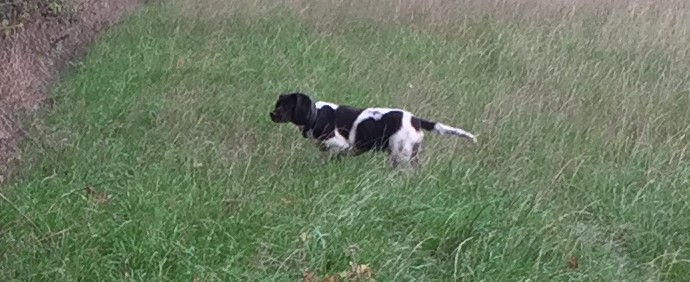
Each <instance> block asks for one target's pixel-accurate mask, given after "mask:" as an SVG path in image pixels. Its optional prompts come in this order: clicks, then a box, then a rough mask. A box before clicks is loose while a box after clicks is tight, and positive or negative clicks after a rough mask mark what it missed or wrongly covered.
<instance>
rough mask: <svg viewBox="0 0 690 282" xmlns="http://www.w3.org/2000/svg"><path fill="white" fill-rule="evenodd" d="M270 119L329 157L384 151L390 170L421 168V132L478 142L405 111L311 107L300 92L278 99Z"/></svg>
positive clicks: (329, 105) (322, 104)
mask: <svg viewBox="0 0 690 282" xmlns="http://www.w3.org/2000/svg"><path fill="white" fill-rule="evenodd" d="M269 116H270V118H271V121H272V122H275V123H292V124H294V125H296V126H297V127H298V128H299V130H300V131H301V132H302V136H303V137H304V138H308V139H311V140H313V141H315V142H316V143H317V145H318V146H319V147H320V149H321V151H326V152H328V155H329V157H336V158H339V157H340V156H356V155H360V154H362V153H364V152H368V151H386V152H388V155H389V161H390V163H391V165H392V167H393V168H397V167H399V166H400V165H403V164H410V165H412V166H413V168H415V169H416V168H419V161H418V154H419V150H420V147H421V145H422V141H423V139H424V132H423V131H422V130H426V131H430V132H434V133H438V134H440V135H444V136H456V137H461V138H466V139H469V140H471V141H472V142H473V143H475V144H476V143H477V138H476V137H475V136H474V135H473V134H472V133H469V132H467V131H465V130H463V129H460V128H455V127H451V126H448V125H445V124H443V123H439V122H433V121H429V120H426V119H422V118H418V117H416V116H414V115H413V114H412V113H410V112H408V111H406V110H403V109H395V108H356V107H351V106H347V105H337V104H333V103H330V102H325V101H316V102H315V101H313V100H312V99H311V97H309V96H308V95H306V94H303V93H300V92H293V93H285V94H280V95H279V96H278V101H276V104H275V108H274V109H273V111H271V112H270V113H269Z"/></svg>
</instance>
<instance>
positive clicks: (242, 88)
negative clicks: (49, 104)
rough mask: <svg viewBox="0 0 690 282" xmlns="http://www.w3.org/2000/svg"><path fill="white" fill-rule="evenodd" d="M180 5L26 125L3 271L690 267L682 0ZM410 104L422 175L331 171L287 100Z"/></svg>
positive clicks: (109, 44)
mask: <svg viewBox="0 0 690 282" xmlns="http://www.w3.org/2000/svg"><path fill="white" fill-rule="evenodd" d="M582 3H583V2H579V1H578V4H577V5H575V6H572V5H571V4H569V3H567V2H565V1H556V2H553V1H539V0H531V1H495V2H483V1H469V0H467V1H448V0H443V1H441V0H435V1H430V2H429V1H426V2H424V1H379V2H373V3H372V2H367V1H350V2H346V1H321V2H308V1H296V0H295V1H288V0H286V1H281V2H269V1H254V2H250V1H211V0H207V1H202V2H199V3H193V2H192V1H177V2H175V1H173V2H169V3H165V4H155V5H154V4H151V5H149V6H148V7H147V8H145V9H143V10H142V11H140V12H139V13H137V14H136V15H135V16H133V17H132V18H131V19H129V20H128V21H127V22H126V23H125V24H123V25H121V26H119V27H117V28H115V29H113V30H111V31H110V32H109V33H108V34H107V35H106V36H105V38H103V39H102V40H101V41H100V42H99V43H98V44H96V45H95V46H94V47H93V49H92V50H91V52H90V53H89V54H88V56H87V57H86V58H85V59H84V60H83V62H82V63H81V64H80V66H79V67H78V68H77V69H76V70H75V71H74V72H73V73H72V74H70V75H68V76H66V77H65V79H64V80H63V81H62V83H61V84H60V85H59V86H58V87H57V88H56V90H55V97H56V100H57V102H56V104H57V106H56V107H55V109H53V110H50V111H45V112H44V113H42V114H39V115H37V116H36V117H35V118H34V119H33V120H31V121H29V122H28V123H29V124H30V125H31V128H32V130H31V138H30V141H28V142H26V144H25V146H24V149H23V155H22V157H23V159H24V160H25V163H26V165H25V167H24V169H23V171H24V177H23V178H22V179H21V180H19V181H17V182H15V183H13V184H11V185H10V186H9V187H8V188H6V189H3V190H2V193H3V195H4V196H5V197H6V199H4V202H3V205H1V206H0V223H1V224H2V225H1V226H2V229H1V231H0V234H1V235H0V240H1V241H0V248H1V249H3V250H5V252H4V253H3V255H2V257H0V259H1V260H2V264H1V267H2V269H0V275H1V276H2V277H3V278H6V279H4V280H7V281H9V280H22V281H24V280H48V279H52V280H61V281H62V280H94V281H102V280H123V279H124V280H146V281H151V280H193V279H199V280H198V281H209V280H212V281H216V280H221V281H247V280H250V281H257V280H258V281H295V280H299V279H301V277H302V275H303V273H304V272H305V271H310V272H311V271H313V272H315V273H317V274H318V275H319V276H321V277H323V276H326V275H330V274H333V273H337V272H340V271H343V270H345V269H347V268H348V267H349V265H350V263H354V264H367V265H368V266H369V267H371V269H372V270H373V272H374V273H375V274H376V278H377V280H380V281H449V280H451V281H468V280H472V281H474V280H483V281H525V280H527V279H531V280H532V281H562V280H576V281H577V280H582V281H662V280H663V281H667V280H670V281H683V280H684V279H686V277H688V275H689V274H690V261H689V260H688V259H689V257H690V251H689V250H688V248H690V232H689V231H690V207H689V206H688V197H689V196H688V195H690V194H688V191H687V190H688V187H690V183H689V182H690V181H689V177H688V175H690V165H689V164H688V160H689V158H688V156H687V154H686V150H687V149H688V144H690V142H688V140H687V137H686V136H688V133H689V130H690V127H689V126H688V124H689V123H690V113H689V112H688V110H687V109H688V106H689V105H690V101H689V100H690V92H689V90H690V84H689V83H688V81H689V80H688V74H689V73H690V70H689V68H690V64H688V52H687V47H686V46H688V43H689V42H690V34H689V33H688V29H690V25H689V24H688V17H687V15H688V10H687V9H686V8H687V5H686V4H684V2H664V4H653V3H652V4H643V3H642V4H641V3H637V2H626V1H611V2H610V3H608V2H607V3H604V4H598V3H595V2H587V3H585V4H582ZM293 90H300V91H305V92H307V93H309V94H311V95H313V96H314V97H315V98H317V99H320V100H327V101H332V102H336V103H343V104H350V105H355V106H372V105H379V106H397V107H405V108H407V109H409V110H411V111H413V112H415V113H418V114H419V115H421V116H424V117H426V118H430V119H434V120H438V121H443V122H446V123H449V124H454V125H457V126H460V127H463V128H466V129H468V130H470V131H472V132H473V133H477V134H478V136H479V143H480V144H479V146H469V145H467V144H466V142H462V141H458V140H454V139H444V138H442V137H438V136H433V135H428V136H427V142H426V143H425V148H424V152H423V155H424V156H423V166H424V167H423V169H422V170H421V171H420V172H419V173H417V174H415V175H412V176H409V175H405V174H401V173H397V172H395V171H391V170H390V169H389V168H388V167H387V165H386V163H385V157H384V156H382V155H377V154H367V155H363V156H360V157H357V158H351V159H347V160H345V161H342V162H334V163H330V162H325V160H324V159H323V158H321V156H320V155H319V154H318V152H317V150H315V148H313V147H312V145H311V144H310V143H308V142H307V141H306V140H304V139H302V138H301V137H300V134H299V133H298V132H297V130H296V129H294V128H293V127H290V126H277V125H275V124H272V123H270V121H269V120H268V117H267V113H268V111H269V110H270V108H271V106H272V105H273V103H274V99H275V98H276V96H277V94H279V93H281V92H285V91H293Z"/></svg>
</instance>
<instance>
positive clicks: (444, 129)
mask: <svg viewBox="0 0 690 282" xmlns="http://www.w3.org/2000/svg"><path fill="white" fill-rule="evenodd" d="M433 131H434V132H436V133H438V134H441V135H445V136H451V135H456V136H460V137H465V138H469V139H471V140H472V142H474V143H477V137H475V136H474V135H472V133H469V132H467V131H464V130H462V129H460V128H455V127H452V126H448V125H445V124H443V123H440V122H437V123H436V125H435V126H434V130H433Z"/></svg>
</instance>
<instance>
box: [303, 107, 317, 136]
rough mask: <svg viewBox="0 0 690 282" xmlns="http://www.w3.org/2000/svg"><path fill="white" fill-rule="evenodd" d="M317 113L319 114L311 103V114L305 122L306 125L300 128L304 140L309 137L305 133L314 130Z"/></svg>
mask: <svg viewBox="0 0 690 282" xmlns="http://www.w3.org/2000/svg"><path fill="white" fill-rule="evenodd" d="M318 113H319V112H318V110H317V109H316V104H314V103H311V113H310V115H309V122H307V124H305V125H304V126H302V136H303V137H304V138H308V137H309V135H308V134H307V132H309V130H312V129H313V128H314V126H315V125H316V118H317V115H318Z"/></svg>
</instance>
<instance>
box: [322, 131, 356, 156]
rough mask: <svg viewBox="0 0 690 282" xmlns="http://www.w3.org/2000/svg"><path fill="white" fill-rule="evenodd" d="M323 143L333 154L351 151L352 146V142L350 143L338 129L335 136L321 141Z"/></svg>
mask: <svg viewBox="0 0 690 282" xmlns="http://www.w3.org/2000/svg"><path fill="white" fill-rule="evenodd" d="M321 144H323V145H324V146H326V148H327V149H328V152H329V153H330V154H332V155H333V154H340V153H343V152H346V151H349V150H350V149H351V147H352V146H350V144H351V143H349V142H348V141H347V139H345V137H344V136H343V135H341V134H340V132H338V130H336V131H335V132H334V136H333V137H331V138H328V139H326V140H324V141H323V142H321Z"/></svg>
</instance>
